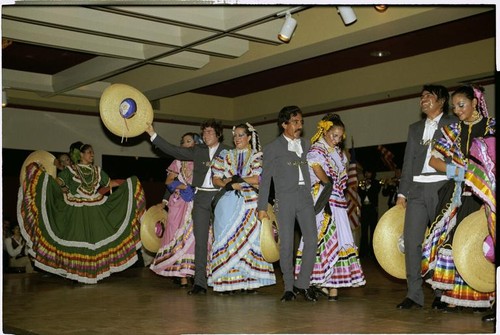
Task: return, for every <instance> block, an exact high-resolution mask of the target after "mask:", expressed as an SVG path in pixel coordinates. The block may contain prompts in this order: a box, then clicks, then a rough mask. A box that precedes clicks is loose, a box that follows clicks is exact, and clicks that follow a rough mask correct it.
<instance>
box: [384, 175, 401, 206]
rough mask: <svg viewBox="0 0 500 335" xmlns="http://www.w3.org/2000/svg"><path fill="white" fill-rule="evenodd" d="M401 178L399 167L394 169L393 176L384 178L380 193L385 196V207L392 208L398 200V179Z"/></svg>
mask: <svg viewBox="0 0 500 335" xmlns="http://www.w3.org/2000/svg"><path fill="white" fill-rule="evenodd" d="M400 178H401V169H400V168H396V169H395V170H394V177H392V178H390V179H388V180H386V181H385V182H384V186H382V195H383V196H384V197H387V207H389V209H390V208H392V207H394V206H395V205H396V201H397V200H398V190H399V179H400Z"/></svg>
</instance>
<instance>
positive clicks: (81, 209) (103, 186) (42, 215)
mask: <svg viewBox="0 0 500 335" xmlns="http://www.w3.org/2000/svg"><path fill="white" fill-rule="evenodd" d="M70 155H71V160H72V164H71V165H69V166H67V167H66V168H64V169H63V170H62V171H61V172H60V173H59V175H58V177H57V180H56V179H54V178H53V177H51V176H50V175H49V174H48V173H46V172H45V170H44V169H43V167H42V166H40V165H38V164H37V163H36V162H33V163H31V164H29V165H28V166H27V168H26V170H25V171H22V173H25V181H24V182H23V184H22V185H21V187H20V189H19V196H18V206H17V212H18V219H19V223H20V226H21V232H22V234H23V236H24V238H25V239H26V241H27V244H28V246H29V247H30V253H31V255H32V256H33V259H34V262H35V266H36V267H38V268H40V269H42V270H44V271H47V272H50V273H53V274H57V275H60V276H62V277H65V278H68V279H72V280H76V281H78V282H82V283H86V284H95V283H97V282H98V281H99V280H101V279H104V278H106V277H108V276H110V275H111V274H112V273H114V272H120V271H123V270H125V269H127V268H128V267H130V266H131V265H133V264H134V263H135V262H136V261H137V259H138V258H137V249H139V248H140V247H141V242H140V224H139V219H140V218H141V216H142V215H143V214H144V212H145V205H146V204H145V196H144V190H143V188H142V185H141V183H140V182H139V180H138V179H137V177H135V176H132V177H130V178H127V179H126V180H111V179H110V178H109V176H108V175H107V174H106V173H105V172H104V171H103V170H102V169H101V168H100V167H99V166H96V165H94V164H93V163H94V151H93V149H92V146H91V145H89V144H83V143H81V142H76V143H74V144H72V145H71V148H70Z"/></svg>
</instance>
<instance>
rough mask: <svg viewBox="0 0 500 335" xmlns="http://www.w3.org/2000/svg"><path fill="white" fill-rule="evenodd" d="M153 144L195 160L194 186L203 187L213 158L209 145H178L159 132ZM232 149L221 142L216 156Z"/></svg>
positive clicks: (186, 158) (173, 155) (176, 155)
mask: <svg viewBox="0 0 500 335" xmlns="http://www.w3.org/2000/svg"><path fill="white" fill-rule="evenodd" d="M153 144H154V145H155V146H157V147H158V149H160V150H161V151H163V152H164V153H166V154H167V155H170V156H172V157H174V158H176V159H179V160H183V161H193V164H194V168H193V184H192V185H193V186H195V187H201V186H202V185H203V181H204V180H205V176H206V175H207V172H208V169H209V168H210V164H211V160H210V153H209V149H208V146H206V145H205V144H197V145H195V146H194V147H192V148H184V147H180V146H177V145H173V144H171V143H169V142H167V141H166V140H164V139H163V138H162V137H160V136H159V135H158V134H157V135H156V138H155V139H154V140H153ZM226 149H230V148H229V147H228V146H227V145H224V144H222V143H219V147H218V148H217V150H216V152H215V155H214V158H215V157H217V156H218V155H219V154H220V153H221V151H222V150H226Z"/></svg>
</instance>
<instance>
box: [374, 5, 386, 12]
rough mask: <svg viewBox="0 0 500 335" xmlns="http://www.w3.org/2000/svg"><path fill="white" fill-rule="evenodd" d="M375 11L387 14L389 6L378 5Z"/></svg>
mask: <svg viewBox="0 0 500 335" xmlns="http://www.w3.org/2000/svg"><path fill="white" fill-rule="evenodd" d="M375 9H376V10H377V12H385V11H386V10H387V6H386V5H376V6H375Z"/></svg>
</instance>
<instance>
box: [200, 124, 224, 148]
mask: <svg viewBox="0 0 500 335" xmlns="http://www.w3.org/2000/svg"><path fill="white" fill-rule="evenodd" d="M205 128H213V129H214V130H215V135H216V136H217V138H218V139H219V142H221V143H222V141H224V134H223V133H222V131H223V127H222V123H221V122H220V121H217V120H215V119H209V120H206V121H205V122H203V123H202V124H201V127H200V129H201V131H202V132H203V130H204V129H205Z"/></svg>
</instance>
